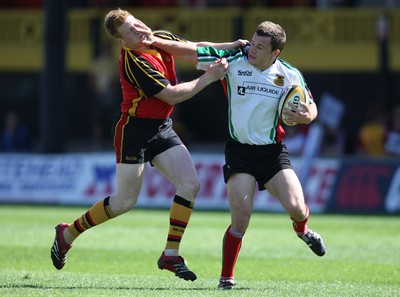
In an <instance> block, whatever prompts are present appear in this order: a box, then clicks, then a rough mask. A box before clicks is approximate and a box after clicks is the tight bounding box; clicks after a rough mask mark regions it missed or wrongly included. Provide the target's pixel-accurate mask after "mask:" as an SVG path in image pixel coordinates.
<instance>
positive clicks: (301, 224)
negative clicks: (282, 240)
mask: <svg viewBox="0 0 400 297" xmlns="http://www.w3.org/2000/svg"><path fill="white" fill-rule="evenodd" d="M306 208H307V210H306V217H305V218H304V219H303V220H301V221H298V220H296V219H295V218H293V217H290V219H291V220H292V222H293V229H294V231H295V232H296V233H297V235H299V236H301V235H303V234H304V233H306V232H307V225H306V224H307V221H308V218H309V217H310V211H309V209H308V207H307V206H306Z"/></svg>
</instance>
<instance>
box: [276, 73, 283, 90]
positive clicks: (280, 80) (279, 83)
mask: <svg viewBox="0 0 400 297" xmlns="http://www.w3.org/2000/svg"><path fill="white" fill-rule="evenodd" d="M274 84H276V85H277V86H280V87H283V86H284V85H285V77H284V76H283V75H279V74H277V75H276V77H275V79H274Z"/></svg>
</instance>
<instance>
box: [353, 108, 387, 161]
mask: <svg viewBox="0 0 400 297" xmlns="http://www.w3.org/2000/svg"><path fill="white" fill-rule="evenodd" d="M386 136H387V127H386V113H385V112H384V110H383V108H382V106H381V105H380V104H379V103H373V104H372V105H371V106H370V107H369V109H368V112H367V121H366V122H365V123H364V124H363V125H362V126H361V128H360V130H359V133H358V142H359V147H358V152H359V153H361V154H364V155H367V156H374V157H379V156H384V155H385V154H386V153H385V148H384V144H385V141H386Z"/></svg>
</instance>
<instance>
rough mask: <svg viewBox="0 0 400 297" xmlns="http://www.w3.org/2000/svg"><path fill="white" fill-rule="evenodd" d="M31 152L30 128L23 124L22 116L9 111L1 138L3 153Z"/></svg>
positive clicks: (0, 145) (0, 144)
mask: <svg viewBox="0 0 400 297" xmlns="http://www.w3.org/2000/svg"><path fill="white" fill-rule="evenodd" d="M29 150H31V141H30V137H29V130H28V127H27V126H26V125H25V124H23V123H22V122H21V119H20V115H19V114H18V113H17V112H16V111H14V110H11V111H9V112H8V113H7V114H6V116H5V118H4V129H3V131H2V132H1V136H0V151H1V152H26V151H29Z"/></svg>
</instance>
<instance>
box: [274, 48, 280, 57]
mask: <svg viewBox="0 0 400 297" xmlns="http://www.w3.org/2000/svg"><path fill="white" fill-rule="evenodd" d="M272 54H273V55H274V56H275V58H277V57H278V56H279V55H280V54H281V50H280V49H276V50H274V51H273V52H272Z"/></svg>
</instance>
